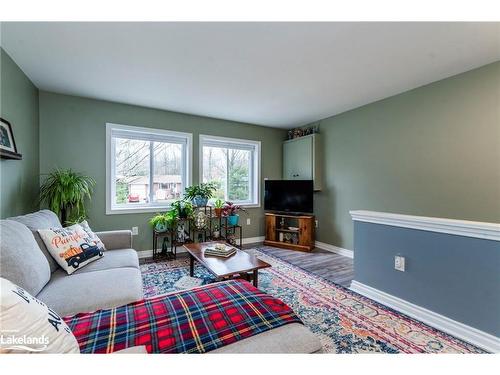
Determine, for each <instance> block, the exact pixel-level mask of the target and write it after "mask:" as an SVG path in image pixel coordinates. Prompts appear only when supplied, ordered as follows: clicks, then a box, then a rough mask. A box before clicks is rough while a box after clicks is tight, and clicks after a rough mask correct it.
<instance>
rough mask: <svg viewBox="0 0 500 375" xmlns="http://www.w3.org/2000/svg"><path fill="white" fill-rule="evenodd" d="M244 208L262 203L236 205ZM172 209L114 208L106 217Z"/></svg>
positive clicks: (161, 207) (166, 207)
mask: <svg viewBox="0 0 500 375" xmlns="http://www.w3.org/2000/svg"><path fill="white" fill-rule="evenodd" d="M235 204H236V205H238V206H241V207H243V208H260V207H261V205H260V203H235ZM171 209H172V208H171V207H170V205H168V206H157V207H136V208H131V207H127V208H112V209H106V215H126V214H145V213H152V212H154V213H156V212H165V211H170V210H171Z"/></svg>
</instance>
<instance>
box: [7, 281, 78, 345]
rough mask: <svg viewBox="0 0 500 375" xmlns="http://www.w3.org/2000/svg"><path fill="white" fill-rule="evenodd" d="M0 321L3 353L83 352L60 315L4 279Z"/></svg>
mask: <svg viewBox="0 0 500 375" xmlns="http://www.w3.org/2000/svg"><path fill="white" fill-rule="evenodd" d="M0 322H1V326H0V334H1V336H2V340H1V341H0V353H37V352H40V353H80V348H79V346H78V343H77V341H76V338H75V336H74V335H73V333H72V332H71V330H70V329H69V327H68V326H67V325H66V323H65V322H64V320H62V319H61V317H60V316H59V315H57V314H56V313H55V312H54V311H53V310H52V309H51V308H50V307H47V305H46V304H44V303H43V302H42V301H39V300H38V299H36V298H35V297H33V296H32V295H30V294H29V293H28V292H27V291H25V290H24V289H23V288H21V287H19V286H17V285H14V284H12V283H11V282H10V281H9V280H7V279H4V278H0Z"/></svg>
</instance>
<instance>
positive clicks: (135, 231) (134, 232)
mask: <svg viewBox="0 0 500 375" xmlns="http://www.w3.org/2000/svg"><path fill="white" fill-rule="evenodd" d="M138 234H139V227H132V236H137V235H138Z"/></svg>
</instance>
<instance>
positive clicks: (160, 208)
mask: <svg viewBox="0 0 500 375" xmlns="http://www.w3.org/2000/svg"><path fill="white" fill-rule="evenodd" d="M170 210H171V207H170V205H168V206H157V207H136V208H131V207H127V208H111V209H106V215H122V214H144V213H151V212H154V213H156V212H165V211H170Z"/></svg>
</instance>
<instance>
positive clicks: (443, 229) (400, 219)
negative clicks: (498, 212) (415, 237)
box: [349, 210, 500, 241]
mask: <svg viewBox="0 0 500 375" xmlns="http://www.w3.org/2000/svg"><path fill="white" fill-rule="evenodd" d="M349 213H350V214H351V217H352V219H353V220H354V221H362V222H366V223H374V224H383V225H390V226H395V227H402V228H410V229H418V230H425V231H430V232H438V233H447V234H453V235H457V236H465V237H474V238H483V239H487V240H493V241H500V224H499V223H484V222H481V221H468V220H456V219H445V218H438V217H426V216H413V215H403V214H394V213H388V212H377V211H364V210H356V211H349Z"/></svg>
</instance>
